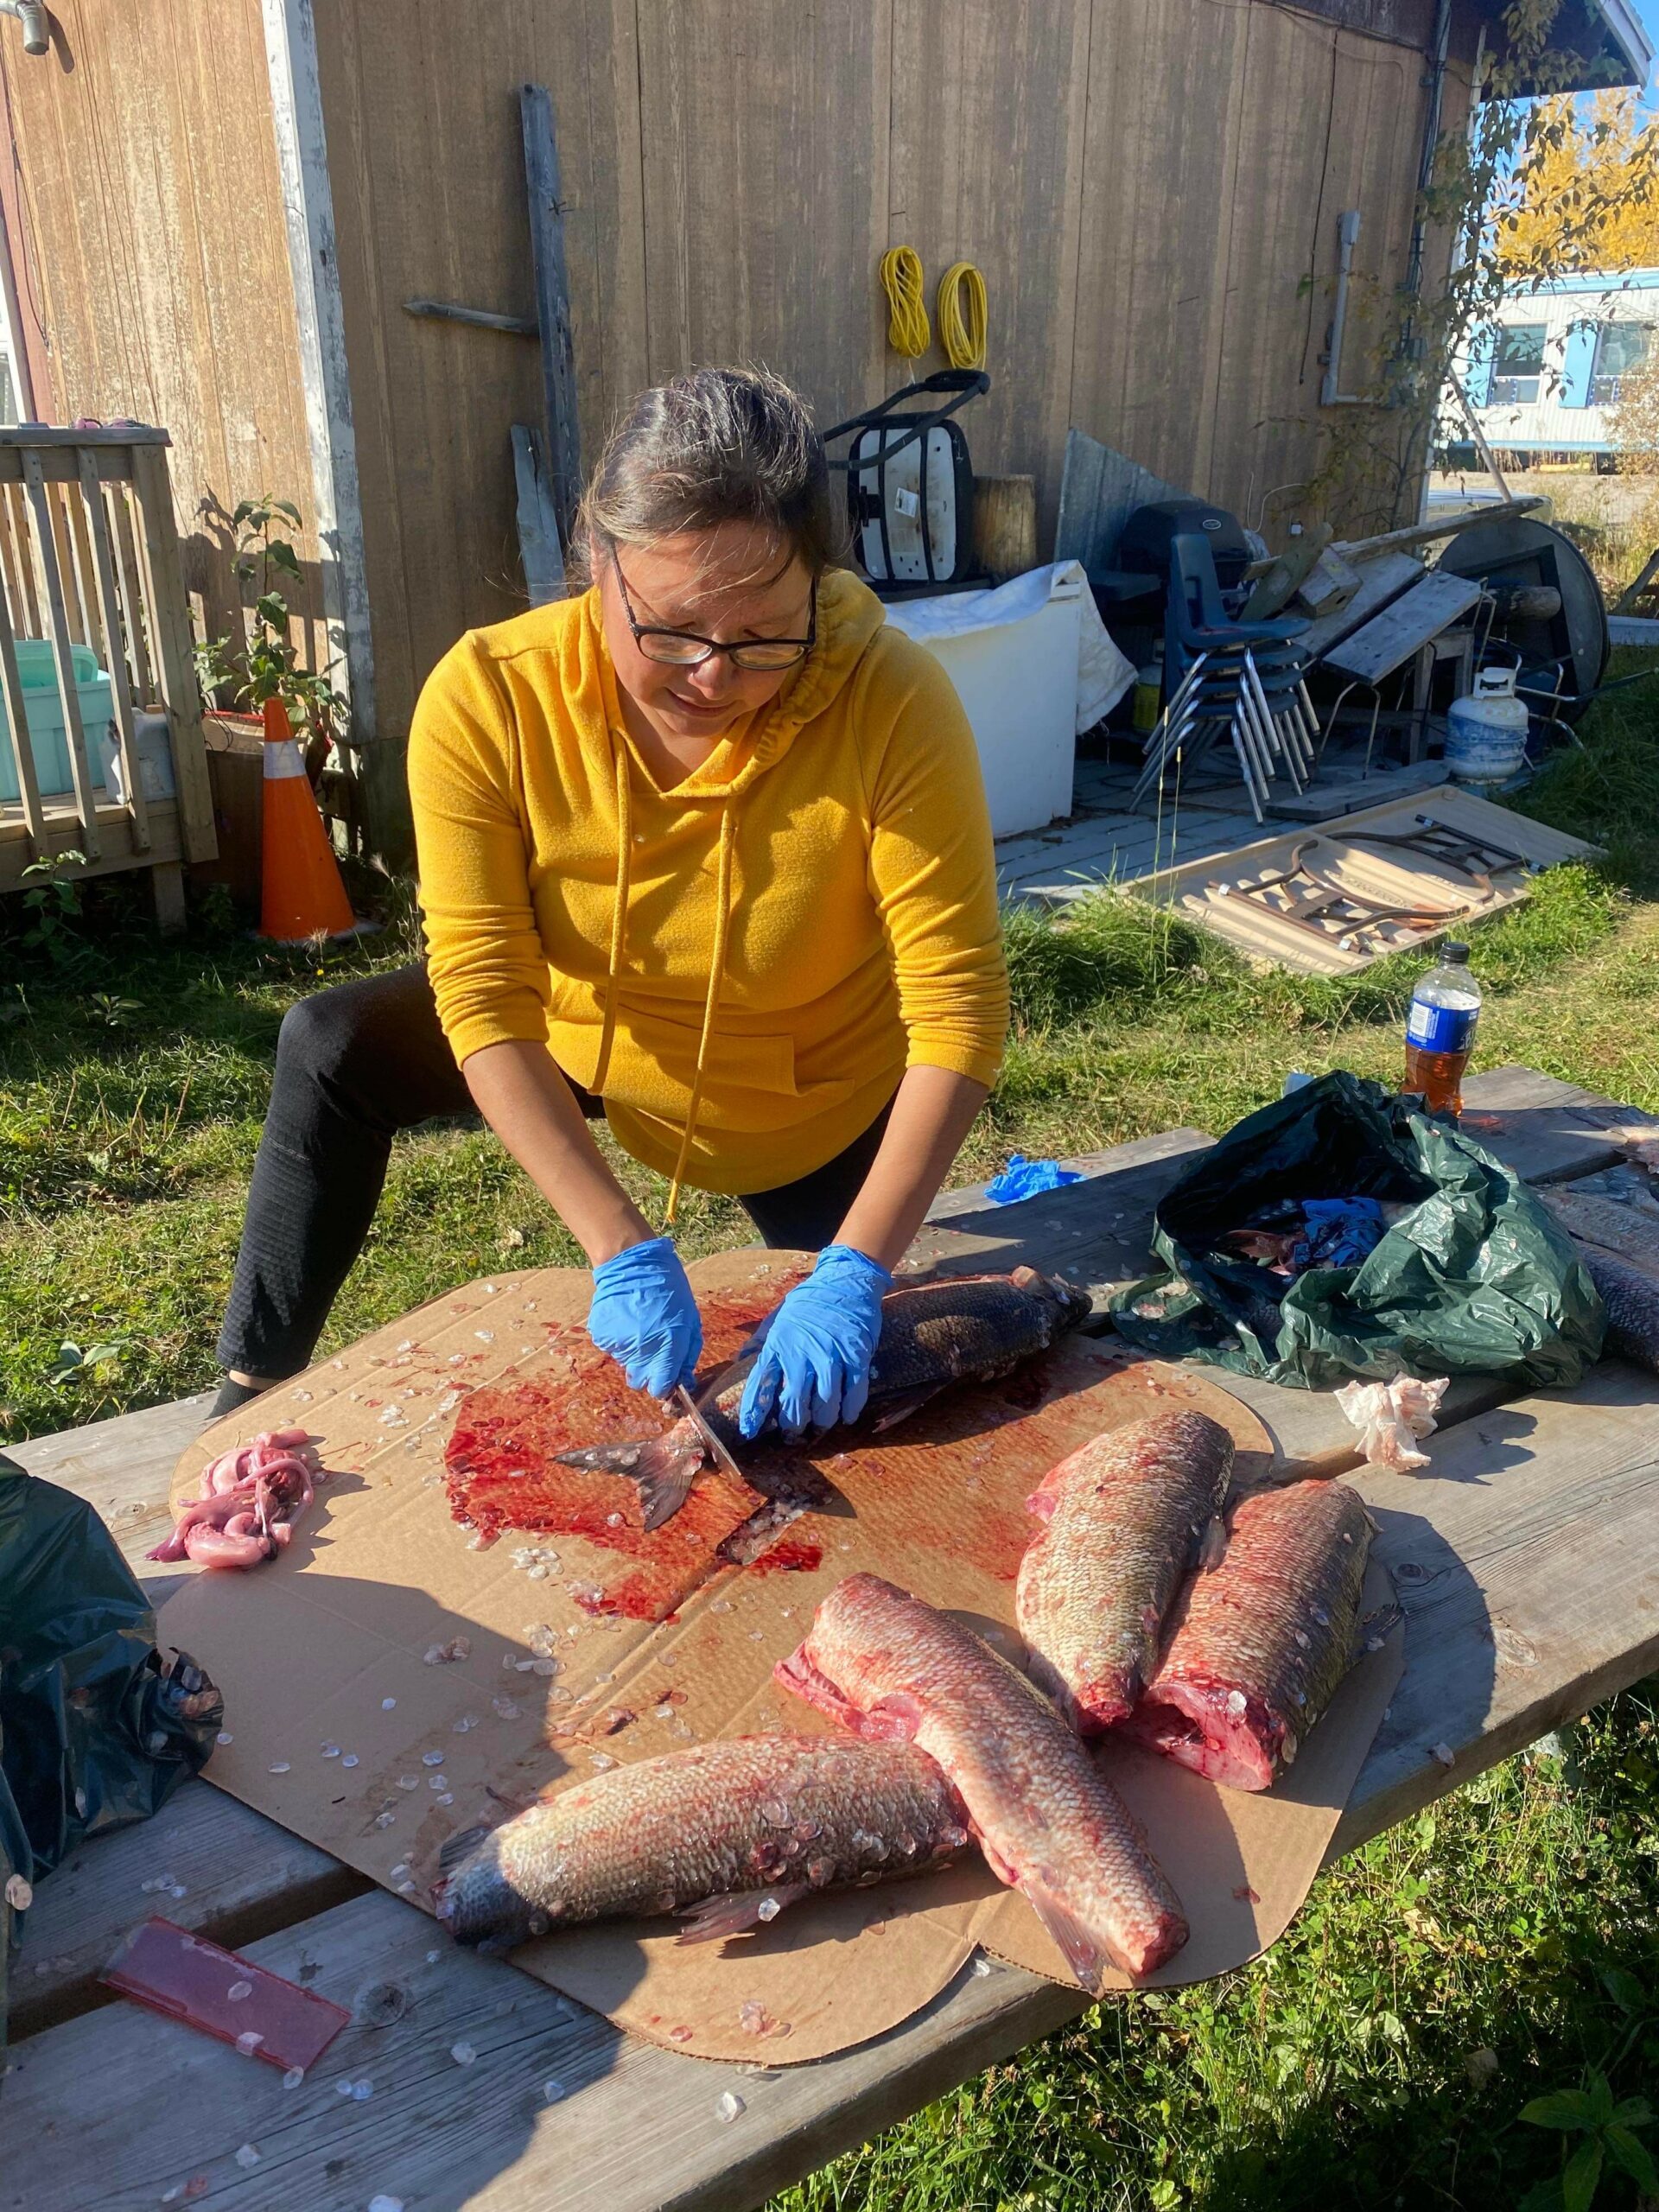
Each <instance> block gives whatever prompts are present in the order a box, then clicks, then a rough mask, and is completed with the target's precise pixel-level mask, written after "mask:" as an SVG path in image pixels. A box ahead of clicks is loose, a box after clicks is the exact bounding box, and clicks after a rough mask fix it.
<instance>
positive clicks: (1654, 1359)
mask: <svg viewBox="0 0 1659 2212" xmlns="http://www.w3.org/2000/svg"><path fill="white" fill-rule="evenodd" d="M1575 1241H1576V1243H1577V1249H1578V1255H1579V1257H1580V1260H1582V1261H1583V1262H1584V1266H1585V1271H1586V1274H1588V1275H1589V1277H1590V1280H1591V1281H1592V1283H1594V1285H1595V1286H1596V1289H1597V1292H1598V1294H1599V1296H1600V1299H1601V1302H1602V1304H1603V1306H1605V1308H1606V1309H1607V1334H1606V1337H1605V1340H1604V1344H1603V1349H1604V1351H1610V1352H1611V1353H1613V1354H1614V1356H1615V1357H1618V1358H1619V1359H1628V1360H1629V1361H1630V1363H1631V1364H1632V1365H1633V1366H1636V1367H1645V1368H1646V1369H1647V1370H1648V1371H1649V1374H1659V1275H1655V1274H1649V1271H1648V1269H1647V1268H1641V1267H1637V1265H1636V1264H1635V1262H1633V1261H1631V1260H1629V1259H1626V1258H1624V1256H1623V1255H1621V1254H1619V1253H1618V1252H1613V1251H1610V1250H1608V1249H1607V1248H1606V1247H1605V1245H1601V1244H1591V1243H1586V1242H1584V1241H1583V1239H1582V1238H1580V1239H1577V1240H1575Z"/></svg>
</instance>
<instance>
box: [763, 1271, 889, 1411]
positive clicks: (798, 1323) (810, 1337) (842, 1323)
mask: <svg viewBox="0 0 1659 2212" xmlns="http://www.w3.org/2000/svg"><path fill="white" fill-rule="evenodd" d="M892 1287H893V1277H892V1275H891V1274H889V1273H888V1271H887V1268H884V1267H883V1266H882V1265H881V1263H880V1261H878V1260H872V1259H871V1258H869V1257H868V1255H867V1254H865V1253H863V1252H860V1251H856V1250H855V1249H854V1248H853V1247H852V1246H851V1245H850V1244H829V1245H826V1246H825V1248H824V1249H823V1251H822V1252H820V1253H819V1255H818V1264H817V1267H816V1268H814V1269H813V1270H812V1273H811V1274H810V1275H809V1276H808V1277H807V1279H806V1281H804V1282H802V1283H797V1284H796V1286H795V1287H794V1289H793V1290H791V1292H790V1294H789V1295H788V1296H787V1297H786V1298H785V1300H784V1302H783V1304H782V1305H781V1306H779V1308H778V1310H777V1313H775V1314H774V1315H773V1316H772V1325H771V1326H770V1328H769V1329H768V1330H767V1332H766V1342H765V1344H763V1345H762V1347H761V1350H760V1357H759V1358H758V1359H757V1360H756V1362H755V1363H754V1367H753V1370H752V1371H751V1373H750V1376H749V1379H748V1383H747V1387H746V1388H745V1389H744V1392H743V1402H742V1404H741V1406H740V1407H739V1408H738V1414H737V1424H738V1427H740V1428H741V1430H742V1432H743V1433H744V1435H745V1436H758V1435H759V1434H760V1431H761V1430H762V1429H763V1428H764V1427H766V1423H767V1421H769V1420H770V1419H771V1417H772V1414H773V1413H774V1411H775V1412H776V1414H777V1416H778V1426H779V1428H781V1429H783V1430H784V1431H785V1433H786V1434H788V1435H791V1436H798V1435H799V1434H800V1433H801V1431H802V1430H803V1429H805V1428H833V1427H835V1426H836V1423H837V1422H838V1421H856V1420H857V1419H858V1417H859V1415H860V1414H861V1413H862V1412H863V1410H864V1407H865V1403H866V1401H867V1400H868V1397H869V1395H870V1362H871V1360H872V1359H873V1358H874V1355H875V1346H876V1341H877V1339H878V1338H879V1337H880V1334H881V1300H882V1297H883V1295H884V1294H886V1293H887V1291H889V1290H891V1289H892Z"/></svg>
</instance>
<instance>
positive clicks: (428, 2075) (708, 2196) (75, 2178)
mask: <svg viewBox="0 0 1659 2212" xmlns="http://www.w3.org/2000/svg"><path fill="white" fill-rule="evenodd" d="M434 1953H435V1954H436V1955H435V1956H433V1955H432V1954H434ZM248 1955H249V1956H250V1957H251V1958H254V1959H256V1960H257V1961H258V1962H259V1963H260V1964H261V1965H262V1966H265V1967H270V1969H271V1970H272V1971H274V1972H275V1973H277V1974H286V1975H289V1976H290V1977H293V1976H298V1975H302V1974H305V1973H306V1972H307V1970H308V1969H310V1970H311V1979H310V1986H311V1987H313V1988H314V1989H315V1990H317V1991H318V1992H319V1993H321V1994H322V1995H323V1996H326V1997H330V1998H332V1999H334V2001H335V2002H336V2003H339V2004H344V2005H353V2008H354V2009H355V2008H356V2007H358V2006H359V2005H360V2003H361V2000H362V1999H363V1998H364V1996H365V1993H366V1992H367V1991H368V1990H369V1989H370V1988H372V1987H373V1986H376V1985H384V1984H385V1983H388V1982H391V1983H394V1984H396V1985H397V1986H399V1987H401V1988H402V1989H403V1990H404V1992H405V1993H406V1994H407V1997H408V1999H409V2002H408V2005H407V2007H406V2009H405V2011H404V2014H403V2017H402V2018H400V2019H398V2020H397V2021H396V2022H394V2023H393V2024H391V2026H389V2027H386V2028H381V2029H371V2028H360V2027H358V2026H356V2025H355V2024H354V2025H353V2026H351V2027H348V2028H346V2029H345V2030H343V2031H341V2033H340V2037H339V2038H338V2040H337V2041H336V2042H335V2043H334V2045H333V2046H332V2047H331V2048H330V2049H329V2050H327V2051H326V2052H325V2053H324V2055H323V2056H322V2057H321V2059H320V2060H319V2061H318V2063H317V2065H316V2066H315V2069H313V2072H312V2074H311V2075H310V2076H309V2077H308V2079H307V2080H306V2081H305V2082H303V2083H302V2084H301V2086H300V2087H299V2088H296V2089H291V2090H289V2089H284V2088H283V2083H282V2077H281V2076H280V2075H278V2074H277V2072H276V2071H275V2070H274V2069H272V2068H270V2067H268V2066H264V2065H261V2064H259V2063H257V2062H251V2061H249V2060H246V2059H244V2058H241V2057H238V2055H237V2054H236V2052H234V2051H233V2050H229V2049H227V2048H226V2046H225V2045H224V2044H218V2043H214V2042H213V2041H211V2040H209V2039H208V2038H207V2037H203V2036H199V2035H196V2034H195V2033H194V2032H193V2031H191V2030H189V2029H188V2028H184V2027H181V2026H179V2025H178V2024H175V2022H173V2021H170V2020H165V2019H162V2018H157V2017H156V2015H155V2014H153V2013H149V2012H144V2011H143V2010H141V2009H140V2008H139V2007H137V2006H136V2005H129V2004H124V2003H117V2004H113V2005H109V2006H106V2007H105V2009H104V2010H103V2011H102V2012H94V2013H89V2014H88V2015H86V2017H85V2018H81V2019H79V2020H73V2021H70V2022H68V2023H67V2024H66V2025H64V2026H62V2027H58V2028H54V2029H52V2030H51V2031H49V2032H48V2033H47V2034H46V2035H42V2036H36V2037H32V2038H31V2039H30V2040H29V2041H28V2042H26V2043H23V2044H19V2045H17V2046H16V2048H15V2049H14V2050H13V2051H12V2053H11V2058H10V2074H9V2076H8V2079H7V2081H6V2083H5V2088H4V2096H3V2102H0V2113H3V2115H4V2120H3V2124H4V2126H5V2129H6V2132H7V2148H6V2155H5V2157H4V2158H3V2159H0V2212H84V2208H85V2207H86V2206H87V2205H89V2204H97V2205H98V2206H99V2208H100V2212H138V2208H141V2207H142V2208H144V2212H149V2208H150V2207H152V2206H154V2205H156V2203H158V2202H160V2201H161V2199H162V2196H164V2195H165V2193H166V2191H167V2190H169V2189H172V2188H175V2187H176V2186H177V2185H178V2184H180V2183H188V2181H189V2180H190V2179H191V2178H192V2177H194V2176H195V2175H197V2174H206V2175H207V2177H208V2198H209V2201H210V2202H212V2203H213V2205H214V2206H215V2207H224V2208H225V2212H271V2208H273V2207H277V2206H283V2207H287V2206H290V2205H292V2206H303V2207H304V2208H305V2212H362V2208H363V2207H364V2206H365V2204H366V2203H367V2202H368V2201H369V2199H370V2198H371V2197H372V2196H376V2195H378V2194H381V2193H385V2194H386V2195H389V2196H397V2197H401V2198H402V2199H403V2200H404V2202H405V2203H406V2204H407V2205H408V2206H409V2207H410V2212H459V2208H461V2207H462V2206H465V2207H467V2212H547V2208H549V2207H550V2206H556V2207H557V2208H558V2212H647V2208H651V2212H658V2208H662V2212H667V2208H672V2212H737V2209H738V2208H739V2207H741V2206H747V2205H753V2204H754V2203H757V2202H760V2200H762V2199H763V2198H764V2197H765V2196H766V2195H767V2194H768V2193H769V2192H770V2191H771V2190H773V2189H775V2188H778V2187H781V2186H783V2185H785V2183H788V2182H789V2181H791V2180H792V2179H794V2178H795V2177H798V2175H799V2174H801V2173H803V2172H806V2171H810V2169H811V2168H812V2167H814V2166H816V2165H819V2164H823V2161H824V2160H825V2159H827V2158H832V2157H833V2156H835V2155H836V2152H839V2151H841V2150H843V2149H846V2148H848V2147H849V2145H851V2144H853V2143H855V2142H857V2141H861V2140H863V2139H865V2138H866V2137H867V2136H868V2135H869V2134H871V2133H874V2132H875V2131H876V2130H877V2129H879V2128H880V2127H883V2126H887V2125H889V2124H890V2123H891V2122H892V2121H893V2120H898V2119H899V2118H900V2117H902V2116H903V2114H904V2113H907V2112H912V2111H914V2110H915V2108H916V2107H917V2106H918V2105H919V2104H922V2103H925V2101H926V2100H927V2099H928V2098H929V2097H931V2096H933V2095H937V2094H939V2093H940V2092H942V2091H943V2090H944V2089H946V2088H950V2086H951V2085H952V2084H953V2083H954V2082H957V2081H958V2080H960V2079H961V2078H962V2076H963V2073H965V2072H972V2071H974V2070H976V2069H978V2068H980V2067H982V2066H986V2065H989V2064H992V2063H995V2062H996V2061H997V2060H999V2059H1001V2058H1005V2057H1007V2056H1010V2055H1011V2054H1012V2053H1013V2052H1014V2050H1018V2049H1020V2047H1021V2046H1022V2045H1023V2044H1026V2043H1027V2042H1029V2041H1030V2040H1031V2038H1032V2037H1033V2036H1037V2035H1041V2034H1044V2033H1046V2031H1047V2030H1048V2029H1050V2028H1051V2027H1053V2026H1056V2025H1058V2024H1059V2022H1061V2021H1062V2020H1065V2019H1067V2018H1071V2017H1073V2016H1074V2015H1075V2014H1076V2012H1077V2011H1078V2009H1079V2008H1080V2006H1081V2005H1082V2003H1083V1999H1082V1997H1081V1994H1080V1993H1078V1992H1077V1991H1075V1990H1065V1989H1061V1988H1058V1987H1057V1986H1055V1985H1054V1984H1052V1983H1051V1982H1043V1981H1039V1980H1037V1979H1036V1978H1035V1977H1034V1976H1032V1975H1029V1974H1021V1973H1020V1972H1018V1971H1017V1970H1015V1969H1014V1968H1010V1967H992V1968H991V1970H990V1971H988V1973H985V1974H975V1973H974V1972H973V1971H972V1969H971V1968H969V1969H968V1970H966V1971H965V1972H964V1973H963V1975H962V1976H961V1977H960V1978H959V1980H957V1983H956V1984H955V1985H954V1986H953V1987H952V1989H951V1990H950V1991H949V1992H947V1993H945V1994H944V1996H942V1997H941V1998H940V1999H938V2000H937V2001H936V2002H935V2003H934V2004H933V2005H930V2006H929V2007H928V2008H927V2010H926V2012H925V2013H923V2014H921V2015H918V2017H917V2018H915V2019H913V2020H912V2021H910V2022H907V2023H906V2025H905V2027H904V2028H902V2029H901V2030H899V2031H897V2032H896V2033H895V2034H894V2035H892V2036H887V2037H882V2038H880V2040H879V2041H877V2042H875V2043H871V2044H865V2045H863V2046H862V2047H861V2049H860V2050H855V2051H846V2052H842V2054H840V2055H839V2056H836V2057H835V2058H830V2059H825V2060H823V2061H820V2062H819V2063H817V2064H815V2065H812V2066H806V2067H793V2068H786V2069H778V2070H776V2071H774V2072H772V2073H770V2074H762V2073H759V2072H750V2071H748V2070H747V2069H742V2068H739V2067H734V2066H724V2065H718V2064H712V2063H709V2062H707V2061H704V2060H702V2059H696V2058H687V2057H684V2056H682V2055H681V2054H680V2053H678V2052H677V2051H671V2050H659V2049H658V2048H656V2047H654V2046H653V2045H652V2044H643V2043H639V2042H635V2041H633V2040H632V2039H630V2038H629V2037H625V2036H623V2035H621V2034H620V2033H619V2031H617V2030H616V2029H614V2028H613V2027H612V2026H611V2025H610V2024H609V2023H608V2022H607V2021H606V2020H603V2019H601V2018H598V2017H597V2016H596V2015H594V2014H593V2013H590V2012H585V2011H583V2010H582V2008H581V2007H580V2006H578V2005H572V2004H570V2003H569V2000H568V1999H563V1998H561V1997H559V1996H558V1995H557V1994H556V1993H555V1992H554V1991H552V1990H550V1989H547V1988H544V1987H543V1986H542V1985H541V1984H540V1983H538V1982H534V1981H531V1979H530V1978H529V1976H528V1975H525V1974H519V1973H518V1971H517V1969H516V1968H515V1967H510V1966H507V1965H505V1963H504V1962H502V1961H499V1960H493V1959H481V1958H479V1957H478V1956H476V1955H474V1954H472V1953H469V1952H464V1951H457V1950H456V1949H454V1947H453V1946H451V1945H449V1944H448V1943H447V1942H444V1941H443V1939H442V1938H441V1937H439V1936H437V1935H436V1933H435V1930H434V1929H433V1927H432V1924H431V1923H430V1922H429V1920H428V1919H426V1918H425V1916H423V1915H422V1914H420V1913H417V1912H416V1910H414V1908H413V1907H412V1906H409V1905H405V1904H401V1903H400V1902H399V1901H398V1900H397V1898H395V1897H388V1896H386V1895H385V1893H384V1892H377V1893H376V1894H375V1895H373V1896H371V1897H360V1898H358V1899H356V1900H355V1901H354V1902H353V1903H352V1904H346V1905H342V1906H340V1907H339V1908H338V1909H337V1910H334V1911H333V1912H329V1913H325V1914H323V1915H322V1916H321V1917H320V1918H318V1919H315V1920H312V1921H308V1922H307V1923H305V1924H304V1925H303V1926H302V1927H299V1928H292V1929H286V1930H284V1931H283V1932H282V1933H281V1934H278V1935H275V1936H270V1937H267V1938H266V1939H265V1940H264V1942H258V1943H254V1944H251V1945H250V1946H249V1948H248ZM461 2042H464V2043H467V2044H471V2045H472V2046H473V2047H474V2050H476V2052H477V2054H478V2056H477V2058H476V2060H475V2062H474V2063H473V2064H472V2065H470V2066H465V2067H463V2066H460V2065H457V2064H456V2063H455V2062H454V2059H453V2058H452V2057H451V2056H450V2052H451V2050H452V2048H453V2046H454V2044H457V2043H461ZM550 2078H552V2079H554V2080H556V2081H558V2082H561V2083H562V2084H563V2087H564V2089H565V2091H566V2093H567V2094H566V2095H565V2096H564V2097H563V2099H562V2100H560V2101H558V2102H556V2103H555V2104H552V2105H550V2104H548V2103H547V2101H546V2099H545V2096H544V2094H543V2085H544V2083H545V2082H547V2081H548V2080H549V2079H550ZM365 2079H366V2080H368V2081H369V2082H372V2085H373V2094H372V2097H371V2098H369V2099H368V2100H367V2101H365V2102H362V2103H358V2102H353V2101H350V2100H348V2099H346V2098H344V2097H342V2096H341V2095H340V2093H339V2088H338V2084H339V2083H340V2082H341V2081H353V2082H360V2081H363V2080H365ZM162 2084H164V2085H165V2090H164V2093H163V2091H162V2088H161V2085H162ZM71 2085H74V2086H73V2088H72V2087H71ZM67 2088H68V2089H69V2091H70V2094H67V2095H66V2089H67ZM728 2091H729V2092H730V2093H732V2094H735V2095H737V2096H740V2097H741V2098H742V2100H743V2102H744V2107H745V2109H744V2111H743V2112H742V2113H740V2114H739V2115H738V2117H737V2118H736V2119H735V2120H733V2121H731V2122H729V2123H725V2122H722V2121H721V2120H720V2119H719V2118H718V2116H717V2114H716V2112H715V2106H716V2103H717V2101H718V2100H719V2099H720V2098H721V2096H722V2095H724V2094H727V2093H728ZM244 2144H251V2145H252V2146H253V2147H254V2148H255V2149H256V2150H257V2152H259V2164H258V2165H257V2167H254V2168H252V2169H251V2170H244V2169H241V2168H238V2165H237V2164H236V2158H235V2154H236V2152H237V2151H238V2149H239V2148H240V2147H241V2146H242V2145H244Z"/></svg>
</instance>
